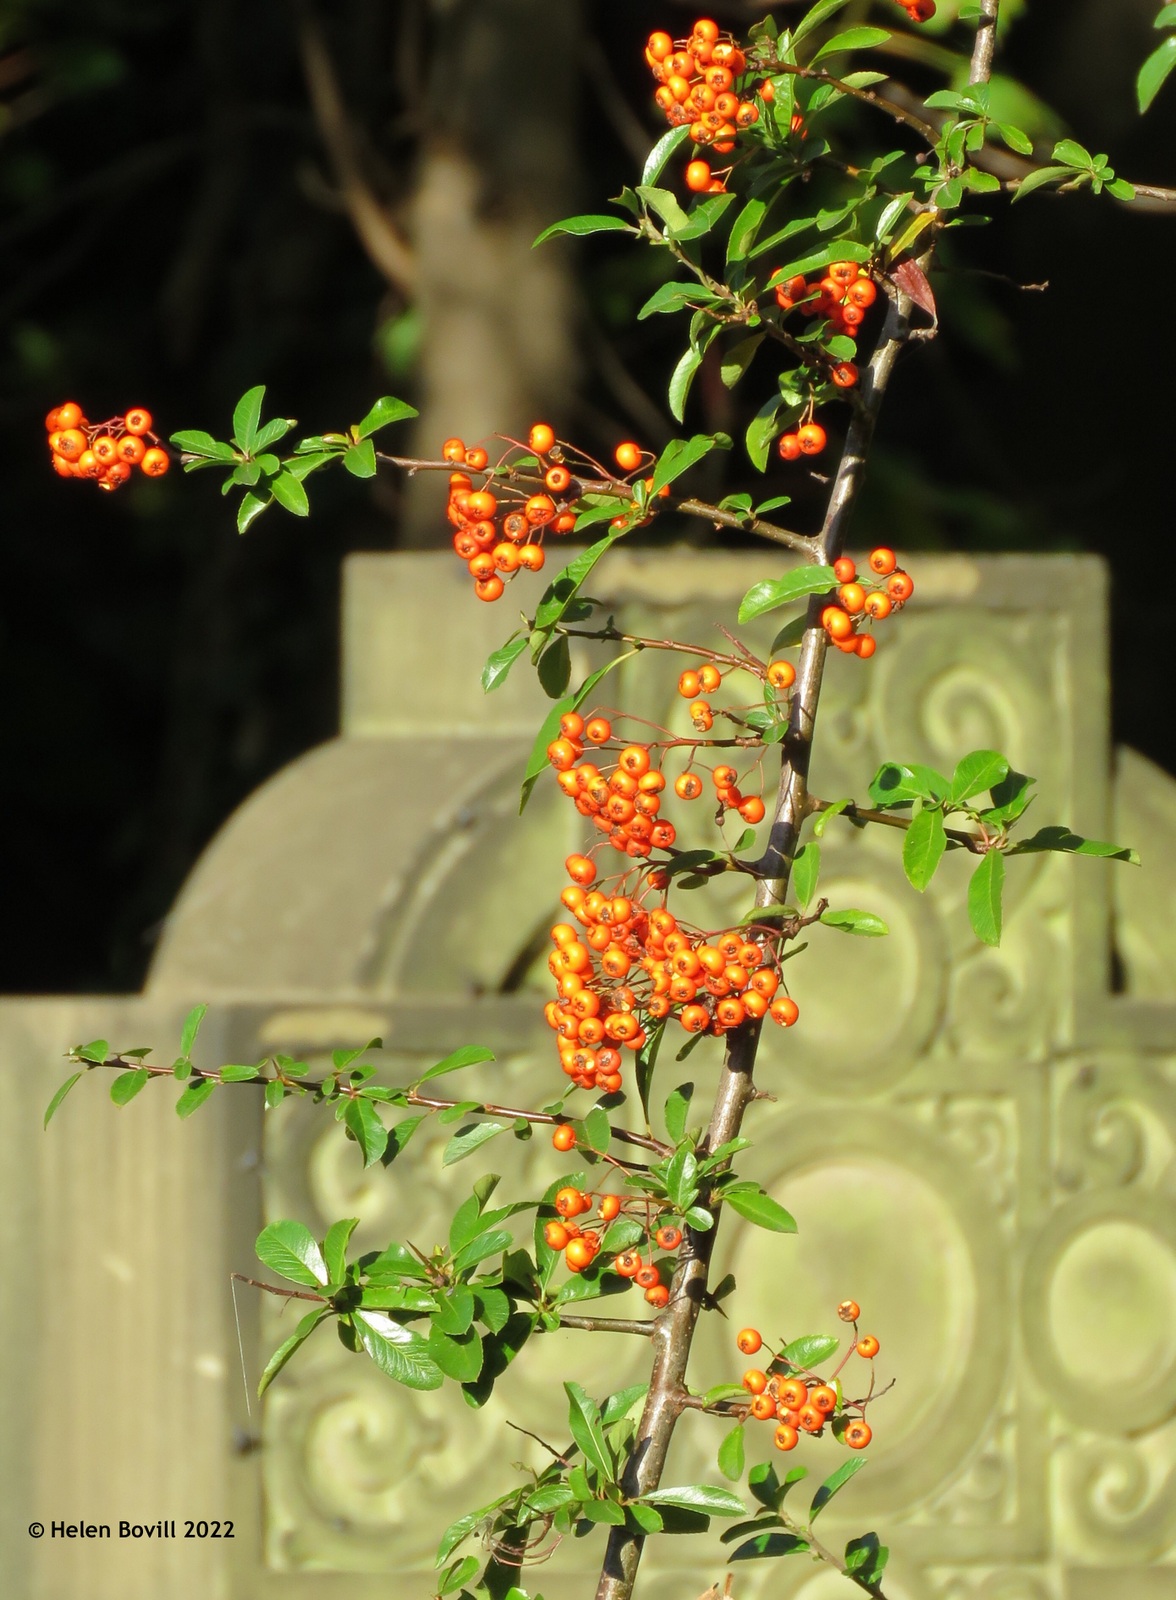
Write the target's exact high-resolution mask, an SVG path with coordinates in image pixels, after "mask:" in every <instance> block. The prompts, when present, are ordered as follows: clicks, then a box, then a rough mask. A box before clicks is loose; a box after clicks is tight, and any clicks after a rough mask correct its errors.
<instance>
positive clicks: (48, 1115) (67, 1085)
mask: <svg viewBox="0 0 1176 1600" xmlns="http://www.w3.org/2000/svg"><path fill="white" fill-rule="evenodd" d="M79 1053H80V1052H79ZM81 1076H82V1074H81V1073H80V1072H75V1073H73V1075H72V1076H71V1077H68V1078H67V1079H66V1080H65V1082H64V1083H63V1084H62V1085H61V1087H60V1089H58V1090H57V1092H56V1094H55V1095H54V1096H53V1098H52V1100H50V1102H49V1104H48V1105H47V1106H46V1107H45V1115H44V1116H43V1117H42V1119H41V1126H42V1128H47V1127H48V1126H49V1124H50V1123H51V1122H52V1120H53V1117H54V1114H55V1112H56V1111H57V1108H58V1106H60V1104H61V1102H62V1101H63V1100H64V1099H65V1097H66V1095H67V1094H68V1093H69V1091H70V1090H71V1089H72V1088H73V1086H74V1084H75V1083H76V1082H77V1081H78V1079H79V1078H80V1077H81Z"/></svg>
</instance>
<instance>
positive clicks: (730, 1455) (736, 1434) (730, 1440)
mask: <svg viewBox="0 0 1176 1600" xmlns="http://www.w3.org/2000/svg"><path fill="white" fill-rule="evenodd" d="M719 1471H720V1472H721V1473H722V1474H723V1476H724V1478H730V1480H731V1482H732V1483H738V1482H739V1480H740V1478H741V1477H742V1476H743V1424H742V1423H741V1422H740V1423H737V1424H736V1426H735V1427H734V1428H732V1429H731V1431H730V1433H728V1434H726V1435H725V1436H724V1438H723V1442H722V1443H721V1444H720V1445H719Z"/></svg>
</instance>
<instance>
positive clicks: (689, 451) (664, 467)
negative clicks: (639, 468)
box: [649, 433, 731, 496]
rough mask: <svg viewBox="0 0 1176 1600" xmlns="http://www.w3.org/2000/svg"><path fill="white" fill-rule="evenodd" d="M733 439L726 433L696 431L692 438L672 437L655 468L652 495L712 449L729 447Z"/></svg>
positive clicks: (687, 470) (695, 463)
mask: <svg viewBox="0 0 1176 1600" xmlns="http://www.w3.org/2000/svg"><path fill="white" fill-rule="evenodd" d="M730 443H731V441H730V440H729V439H727V438H726V435H724V434H708V433H696V434H695V435H694V437H693V438H692V439H671V440H670V442H669V444H668V445H666V447H665V449H664V450H663V451H662V453H661V455H660V456H659V457H658V460H657V465H656V466H655V467H654V469H653V483H652V484H651V486H650V491H649V492H650V495H651V496H653V495H655V494H657V492H658V490H659V489H664V488H665V487H666V485H667V484H670V483H673V482H674V480H675V478H680V477H681V476H682V474H683V473H684V472H689V470H690V468H691V467H693V466H695V465H697V463H698V462H699V461H701V460H702V459H703V457H704V456H708V455H709V454H710V453H711V451H712V450H716V449H728V448H730Z"/></svg>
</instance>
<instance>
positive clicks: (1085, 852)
mask: <svg viewBox="0 0 1176 1600" xmlns="http://www.w3.org/2000/svg"><path fill="white" fill-rule="evenodd" d="M1042 850H1057V851H1061V852H1062V853H1063V854H1065V855H1072V856H1097V857H1100V858H1101V859H1103V860H1106V861H1129V862H1130V863H1131V865H1132V866H1133V867H1137V866H1138V865H1139V854H1138V852H1137V851H1135V850H1131V849H1129V848H1128V846H1127V845H1123V844H1108V843H1107V842H1106V841H1105V840H1103V839H1084V838H1083V837H1082V835H1081V834H1080V833H1072V832H1071V831H1070V829H1069V828H1064V827H1061V826H1060V825H1055V826H1053V827H1048V828H1038V830H1037V832H1036V833H1035V834H1033V835H1031V837H1030V838H1028V839H1020V840H1018V842H1017V843H1016V844H1015V845H1013V846H1012V847H1011V848H1010V849H1009V851H1008V852H1007V853H1008V854H1009V855H1010V856H1023V855H1035V854H1037V852H1039V851H1042Z"/></svg>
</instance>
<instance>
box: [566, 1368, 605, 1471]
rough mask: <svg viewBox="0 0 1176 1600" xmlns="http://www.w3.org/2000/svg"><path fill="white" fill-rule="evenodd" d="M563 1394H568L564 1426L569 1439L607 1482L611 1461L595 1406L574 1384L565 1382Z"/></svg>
mask: <svg viewBox="0 0 1176 1600" xmlns="http://www.w3.org/2000/svg"><path fill="white" fill-rule="evenodd" d="M564 1393H565V1394H566V1395H567V1397H568V1427H569V1429H570V1430H571V1435H572V1438H573V1439H574V1440H575V1441H576V1443H577V1444H578V1445H579V1447H580V1450H581V1451H582V1452H583V1455H584V1459H585V1460H586V1461H587V1462H588V1463H589V1464H590V1465H591V1466H593V1467H594V1468H595V1469H596V1471H597V1472H598V1473H599V1474H600V1476H601V1478H602V1479H603V1480H604V1482H605V1483H611V1482H612V1481H613V1475H614V1472H613V1462H612V1456H611V1454H610V1452H609V1448H608V1445H607V1444H606V1443H605V1439H604V1427H603V1424H602V1423H601V1420H600V1409H599V1407H598V1406H597V1404H596V1402H595V1400H593V1399H592V1397H591V1396H590V1395H589V1394H588V1393H587V1392H586V1391H585V1390H584V1389H583V1388H582V1387H581V1386H580V1384H578V1383H574V1382H566V1383H565V1384H564Z"/></svg>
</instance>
